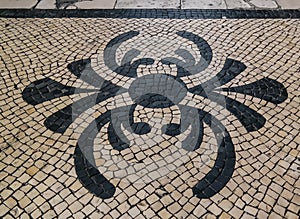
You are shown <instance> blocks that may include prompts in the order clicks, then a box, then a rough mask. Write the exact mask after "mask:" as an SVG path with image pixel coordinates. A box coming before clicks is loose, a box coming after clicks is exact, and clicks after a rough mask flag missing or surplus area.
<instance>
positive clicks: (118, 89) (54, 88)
mask: <svg viewBox="0 0 300 219" xmlns="http://www.w3.org/2000/svg"><path fill="white" fill-rule="evenodd" d="M138 35H139V32H136V31H130V32H127V33H123V34H121V35H119V36H117V37H116V38H114V39H112V40H111V41H110V42H109V43H108V44H107V46H106V47H105V49H104V54H103V58H104V63H105V65H106V66H107V67H108V68H110V69H111V70H112V71H113V72H115V73H117V74H118V75H120V76H122V77H123V78H125V79H126V80H129V81H131V82H130V83H129V84H130V85H128V86H127V87H124V86H122V84H123V83H120V81H119V82H118V81H117V82H113V81H109V80H106V78H105V76H102V75H99V74H98V73H96V72H95V70H94V69H93V68H92V66H91V59H84V60H79V61H75V62H73V63H70V64H69V65H68V69H69V70H70V71H71V72H72V73H73V74H74V75H76V76H77V77H78V78H80V79H81V80H83V81H85V82H86V83H88V84H90V85H92V86H94V87H95V88H98V89H95V90H88V89H80V88H74V87H69V86H65V85H63V84H60V83H58V82H56V81H54V80H52V79H50V78H44V79H41V80H38V81H35V82H33V83H32V84H30V85H28V86H27V87H26V88H25V90H24V91H23V98H24V100H25V101H27V102H28V103H30V104H33V105H37V104H40V103H42V102H44V101H47V100H50V99H54V98H58V97H61V96H65V95H71V94H74V93H75V90H76V92H77V93H78V92H79V93H80V92H95V93H94V94H92V95H90V96H87V97H84V98H82V99H80V100H78V101H77V102H74V103H73V104H71V105H68V106H67V107H65V108H63V109H61V110H59V111H57V112H56V113H54V114H52V115H51V116H49V117H48V118H47V119H46V120H45V123H44V124H45V126H46V127H47V128H49V129H50V130H52V131H54V132H58V133H64V132H65V131H66V129H67V128H68V127H69V126H70V124H71V123H72V121H73V120H74V118H76V117H78V116H79V115H80V114H82V113H83V112H84V111H86V110H87V109H89V108H91V107H93V106H94V105H96V104H98V103H101V102H103V101H106V100H107V99H109V98H115V97H116V96H118V95H120V94H123V93H126V92H127V93H128V94H129V96H130V97H131V100H132V103H124V105H122V106H120V107H116V109H112V110H108V111H106V112H104V113H102V114H101V115H100V116H99V117H98V118H96V119H95V123H91V124H90V125H89V126H88V127H87V128H86V129H85V130H84V131H83V132H82V134H81V136H80V138H79V140H78V144H77V147H76V149H75V156H74V158H75V168H76V172H77V175H78V177H79V180H80V181H81V183H82V184H83V185H84V186H85V188H87V189H88V190H89V191H90V192H92V193H94V194H95V195H96V196H98V197H100V198H110V197H112V196H113V195H114V193H115V189H116V188H115V186H114V185H113V184H112V183H110V182H109V180H107V179H106V178H105V176H104V175H103V174H101V173H100V172H99V171H98V169H96V168H95V166H96V165H95V162H94V158H93V154H92V152H93V145H94V139H95V138H96V136H97V134H98V132H99V131H100V130H101V129H102V128H103V127H104V126H105V125H106V124H109V125H108V136H109V142H110V144H111V146H112V148H113V149H115V150H118V151H121V150H123V149H125V148H128V147H130V144H129V141H127V139H126V136H125V135H124V134H122V128H121V127H125V128H128V130H130V131H131V132H133V133H134V134H136V135H143V134H146V133H148V132H150V131H151V126H150V125H149V124H147V123H145V122H134V115H133V114H134V111H135V108H136V107H137V106H138V105H141V106H144V107H147V108H165V107H170V106H173V105H177V106H178V107H179V109H180V112H181V115H182V119H181V121H180V123H178V124H176V123H170V124H166V125H164V126H163V130H162V131H163V133H164V134H165V135H169V136H177V135H179V134H181V133H182V132H184V131H186V130H187V128H188V127H192V131H191V132H190V133H189V134H188V135H187V136H186V138H185V139H184V140H183V142H182V147H183V148H184V149H185V150H187V151H194V150H197V149H198V148H199V147H200V145H201V143H202V140H203V134H204V133H203V132H204V128H203V125H204V123H205V124H206V125H207V126H209V127H210V128H211V129H212V131H213V133H214V135H215V138H216V141H217V144H218V151H217V158H216V160H215V164H214V166H213V168H212V169H211V170H210V171H209V173H208V174H207V175H206V176H205V177H204V178H203V179H200V180H199V182H198V183H197V184H196V185H195V186H194V187H193V188H192V190H193V193H194V195H196V196H197V197H199V198H209V197H212V196H213V195H215V194H216V193H218V192H219V191H220V190H221V189H222V188H223V187H224V186H225V185H226V184H227V182H228V181H229V180H230V178H231V176H232V174H233V171H234V166H235V161H236V160H235V150H234V145H233V143H232V140H231V137H230V135H229V132H228V131H227V129H226V127H225V126H224V125H223V124H222V123H221V122H220V121H219V120H218V119H217V118H216V117H215V116H213V115H212V114H211V113H210V112H207V111H205V110H203V109H201V108H195V107H193V106H189V105H188V104H181V101H182V100H184V99H185V98H186V96H187V94H188V93H190V94H191V95H190V96H193V97H195V96H197V97H199V96H200V97H201V98H203V99H209V100H210V101H212V102H215V103H217V104H219V105H221V106H223V107H224V108H226V109H227V110H228V111H229V112H230V113H231V114H233V115H234V116H236V117H237V118H238V120H239V121H240V122H241V124H242V125H243V126H244V127H245V129H246V130H247V131H248V132H251V131H256V130H258V129H260V128H261V127H262V126H263V125H264V124H265V121H266V120H265V118H264V117H263V116H262V115H261V114H259V113H258V112H256V111H254V110H253V109H251V108H250V107H248V106H246V105H244V104H242V103H240V102H238V101H236V100H234V99H232V98H230V97H227V96H225V95H222V94H220V93H218V92H217V91H220V90H222V91H225V92H226V91H227V92H236V93H241V94H246V95H251V96H253V97H256V98H260V99H263V100H266V101H268V102H272V103H274V104H279V103H281V102H283V101H284V100H285V99H287V95H288V94H287V91H286V88H285V87H284V86H283V85H282V84H281V83H279V82H277V81H275V80H273V79H270V78H263V79H261V80H258V81H256V82H254V83H249V84H247V85H243V86H236V87H227V88H221V86H223V85H226V84H227V83H228V82H230V81H231V80H232V79H234V78H235V77H236V76H238V75H239V74H240V73H241V72H243V71H244V70H245V69H246V66H245V65H244V64H243V63H241V62H240V61H237V60H233V59H229V58H227V59H226V61H225V64H224V66H223V68H222V70H221V71H220V72H219V73H217V74H216V75H215V76H213V77H211V78H210V79H209V80H208V81H206V82H204V83H201V84H199V85H196V86H194V87H192V88H188V87H187V86H186V84H185V83H184V81H183V80H182V78H183V77H185V76H189V75H193V74H198V73H199V72H201V71H203V70H205V69H206V68H207V67H208V66H209V64H210V62H211V61H212V55H213V53H212V50H211V47H210V46H209V44H208V43H207V42H206V41H205V40H204V39H203V38H201V37H199V36H197V35H195V34H193V33H190V32H186V31H181V32H177V35H178V36H180V37H182V38H185V39H187V40H189V41H192V42H193V43H194V44H195V45H196V46H197V48H198V50H199V52H200V57H201V58H200V60H198V61H196V60H195V58H194V57H192V55H191V54H190V53H189V52H188V51H186V50H183V49H179V50H177V51H176V53H177V54H178V55H179V56H180V57H182V59H177V58H173V57H172V58H168V57H167V58H163V59H161V60H159V61H160V62H161V63H162V64H164V65H175V66H176V68H177V74H176V75H170V74H155V75H144V76H142V77H138V74H137V69H138V68H139V67H140V66H141V65H144V66H150V65H152V64H153V63H154V62H155V60H154V59H152V58H151V57H150V58H140V59H135V58H136V57H137V56H138V54H139V51H137V50H135V49H132V50H130V51H129V52H127V53H126V54H125V55H124V57H123V59H122V61H121V64H120V65H119V64H117V62H116V52H117V49H118V46H119V45H120V44H121V43H125V42H126V41H128V40H129V39H132V38H134V37H137V36H138ZM183 60H185V61H183ZM99 85H101V86H100V87H99ZM153 87H155V89H152V88H153ZM169 87H170V88H169ZM195 101H198V100H196V99H195ZM120 112H125V113H123V114H122V115H123V116H122V117H120V119H118V120H116V121H113V118H114V116H115V115H118V113H120ZM195 115H196V117H195ZM95 124H96V126H95ZM195 136H196V137H195Z"/></svg>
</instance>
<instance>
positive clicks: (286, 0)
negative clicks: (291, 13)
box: [277, 0, 300, 9]
mask: <svg viewBox="0 0 300 219" xmlns="http://www.w3.org/2000/svg"><path fill="white" fill-rule="evenodd" d="M277 3H278V4H279V5H280V6H281V8H282V9H300V1H299V0H277Z"/></svg>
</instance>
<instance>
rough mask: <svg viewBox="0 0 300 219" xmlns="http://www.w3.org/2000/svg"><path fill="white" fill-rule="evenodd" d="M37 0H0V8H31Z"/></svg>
mask: <svg viewBox="0 0 300 219" xmlns="http://www.w3.org/2000/svg"><path fill="white" fill-rule="evenodd" d="M37 2H38V1H37V0H22V1H20V0H1V2H0V8H32V7H34V6H35V5H36V3H37Z"/></svg>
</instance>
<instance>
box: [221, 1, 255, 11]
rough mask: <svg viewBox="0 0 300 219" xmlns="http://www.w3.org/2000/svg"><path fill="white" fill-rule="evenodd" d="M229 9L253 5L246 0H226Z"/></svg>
mask: <svg viewBox="0 0 300 219" xmlns="http://www.w3.org/2000/svg"><path fill="white" fill-rule="evenodd" d="M226 5H227V8H228V9H237V8H251V5H249V3H247V2H246V1H244V0H226Z"/></svg>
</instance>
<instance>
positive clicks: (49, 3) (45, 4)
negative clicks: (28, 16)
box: [36, 0, 56, 9]
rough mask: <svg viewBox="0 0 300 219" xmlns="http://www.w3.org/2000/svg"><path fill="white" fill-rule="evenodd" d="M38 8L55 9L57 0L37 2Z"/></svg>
mask: <svg viewBox="0 0 300 219" xmlns="http://www.w3.org/2000/svg"><path fill="white" fill-rule="evenodd" d="M36 8H37V9H55V8H56V1H55V0H42V1H40V2H39V3H38V4H37V6H36Z"/></svg>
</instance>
